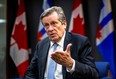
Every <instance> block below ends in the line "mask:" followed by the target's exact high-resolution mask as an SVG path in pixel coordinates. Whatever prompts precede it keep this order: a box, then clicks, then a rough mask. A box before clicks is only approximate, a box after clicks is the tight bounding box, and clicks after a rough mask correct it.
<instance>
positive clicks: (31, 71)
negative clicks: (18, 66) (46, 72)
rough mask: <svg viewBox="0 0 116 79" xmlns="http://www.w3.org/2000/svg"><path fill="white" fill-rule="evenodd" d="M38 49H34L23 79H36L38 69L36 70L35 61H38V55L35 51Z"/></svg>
mask: <svg viewBox="0 0 116 79" xmlns="http://www.w3.org/2000/svg"><path fill="white" fill-rule="evenodd" d="M37 48H38V47H36V51H35V53H34V56H33V58H32V60H31V63H30V65H29V67H28V69H27V71H26V73H25V76H24V79H38V78H37V75H38V70H37V69H38V68H37V60H38V57H37V56H38V55H37V50H38V49H37Z"/></svg>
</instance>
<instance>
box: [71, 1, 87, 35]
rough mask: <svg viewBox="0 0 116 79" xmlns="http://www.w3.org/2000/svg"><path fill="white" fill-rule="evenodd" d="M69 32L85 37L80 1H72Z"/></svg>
mask: <svg viewBox="0 0 116 79" xmlns="http://www.w3.org/2000/svg"><path fill="white" fill-rule="evenodd" d="M69 31H70V32H74V33H78V34H81V35H85V28H84V17H83V9H82V1H81V0H74V5H73V11H72V15H71V20H70V25H69Z"/></svg>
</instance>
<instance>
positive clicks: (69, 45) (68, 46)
mask: <svg viewBox="0 0 116 79" xmlns="http://www.w3.org/2000/svg"><path fill="white" fill-rule="evenodd" d="M71 46H72V44H71V43H69V44H68V45H67V47H66V50H65V52H70V47H71Z"/></svg>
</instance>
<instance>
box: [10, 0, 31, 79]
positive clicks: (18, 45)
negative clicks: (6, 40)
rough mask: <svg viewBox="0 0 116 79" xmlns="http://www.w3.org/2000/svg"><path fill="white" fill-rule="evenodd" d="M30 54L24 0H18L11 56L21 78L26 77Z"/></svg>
mask: <svg viewBox="0 0 116 79" xmlns="http://www.w3.org/2000/svg"><path fill="white" fill-rule="evenodd" d="M28 54H29V53H28V41H27V27H26V15H25V6H24V0H18V11H17V17H16V20H15V24H14V27H13V31H12V35H11V42H10V56H11V58H12V60H13V61H14V63H15V65H16V67H17V70H18V73H19V77H20V78H23V77H24V73H25V71H26V69H27V67H28V65H29V55H28Z"/></svg>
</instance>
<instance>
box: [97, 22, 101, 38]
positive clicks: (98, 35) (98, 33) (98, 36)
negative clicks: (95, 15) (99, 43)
mask: <svg viewBox="0 0 116 79" xmlns="http://www.w3.org/2000/svg"><path fill="white" fill-rule="evenodd" d="M100 30H101V25H100V24H99V25H98V30H97V35H96V36H97V38H101V37H102V35H101V32H100Z"/></svg>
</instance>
